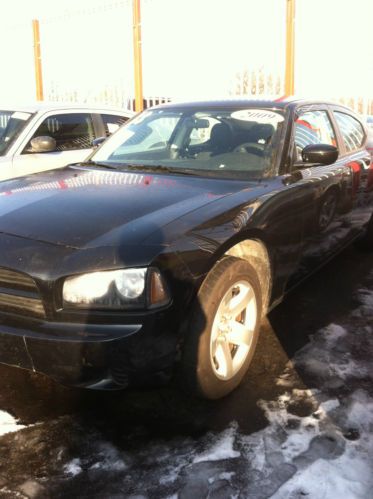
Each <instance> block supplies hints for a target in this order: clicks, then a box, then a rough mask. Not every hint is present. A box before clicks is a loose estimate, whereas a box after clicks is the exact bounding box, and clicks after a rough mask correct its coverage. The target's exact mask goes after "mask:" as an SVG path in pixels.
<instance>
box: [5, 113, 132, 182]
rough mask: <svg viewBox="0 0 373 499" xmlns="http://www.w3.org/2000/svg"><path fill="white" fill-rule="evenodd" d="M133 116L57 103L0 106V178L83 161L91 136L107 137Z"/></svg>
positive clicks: (88, 148)
mask: <svg viewBox="0 0 373 499" xmlns="http://www.w3.org/2000/svg"><path fill="white" fill-rule="evenodd" d="M133 115H134V113H133V112H132V111H125V110H119V109H113V108H105V107H88V106H87V105H74V104H59V103H37V104H34V105H30V106H5V107H2V108H1V107H0V180H5V179H10V178H14V177H20V176H23V175H28V174H31V173H36V172H39V171H43V170H50V169H54V168H61V167H63V166H66V165H67V164H70V163H75V162H78V161H83V160H84V159H85V158H86V157H87V156H88V155H89V154H90V153H91V151H92V141H93V140H94V139H96V138H99V137H108V136H109V135H111V134H112V133H113V132H114V131H115V130H116V129H117V128H118V127H119V126H120V125H122V124H123V123H125V122H126V121H127V120H128V119H129V118H131V117H132V116H133Z"/></svg>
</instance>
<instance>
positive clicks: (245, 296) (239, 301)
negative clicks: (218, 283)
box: [229, 287, 254, 319]
mask: <svg viewBox="0 0 373 499" xmlns="http://www.w3.org/2000/svg"><path fill="white" fill-rule="evenodd" d="M253 298H254V292H253V290H252V288H251V287H250V288H247V289H245V290H242V288H240V292H239V294H238V295H237V296H235V297H234V298H233V299H232V300H231V303H230V307H229V308H230V310H229V312H230V314H231V315H232V318H233V319H235V318H236V317H237V316H238V315H240V313H241V312H242V311H243V310H245V308H246V307H247V306H248V305H249V303H250V302H251V300H252V299H253Z"/></svg>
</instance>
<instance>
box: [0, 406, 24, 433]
mask: <svg viewBox="0 0 373 499" xmlns="http://www.w3.org/2000/svg"><path fill="white" fill-rule="evenodd" d="M22 428H24V426H22V425H19V424H18V423H17V421H16V419H14V418H13V416H11V415H10V414H8V413H7V412H5V411H1V410H0V436H1V435H5V434H6V433H11V432H13V431H18V430H21V429H22Z"/></svg>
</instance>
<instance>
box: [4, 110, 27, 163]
mask: <svg viewBox="0 0 373 499" xmlns="http://www.w3.org/2000/svg"><path fill="white" fill-rule="evenodd" d="M31 116H32V114H31V113H24V112H20V111H11V110H0V156H4V154H6V152H7V151H8V149H9V148H10V146H11V145H12V144H13V143H14V141H15V140H16V139H17V137H18V136H19V134H20V133H21V132H22V130H23V129H24V128H25V126H26V124H27V123H28V122H29V120H30V118H31Z"/></svg>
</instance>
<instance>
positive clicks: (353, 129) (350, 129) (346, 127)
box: [334, 111, 365, 152]
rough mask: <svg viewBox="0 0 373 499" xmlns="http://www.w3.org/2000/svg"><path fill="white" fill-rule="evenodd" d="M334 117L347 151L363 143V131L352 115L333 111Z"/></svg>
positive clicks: (359, 146) (355, 148) (357, 147)
mask: <svg viewBox="0 0 373 499" xmlns="http://www.w3.org/2000/svg"><path fill="white" fill-rule="evenodd" d="M334 116H335V119H336V121H337V123H338V126H339V129H340V131H341V134H342V138H343V142H344V145H345V147H346V151H347V152H352V151H356V150H358V149H360V148H361V147H362V145H363V144H364V139H365V133H364V129H363V127H362V125H361V123H360V122H359V121H358V120H357V119H355V118H354V117H353V116H351V115H349V114H346V113H342V112H339V111H334Z"/></svg>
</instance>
